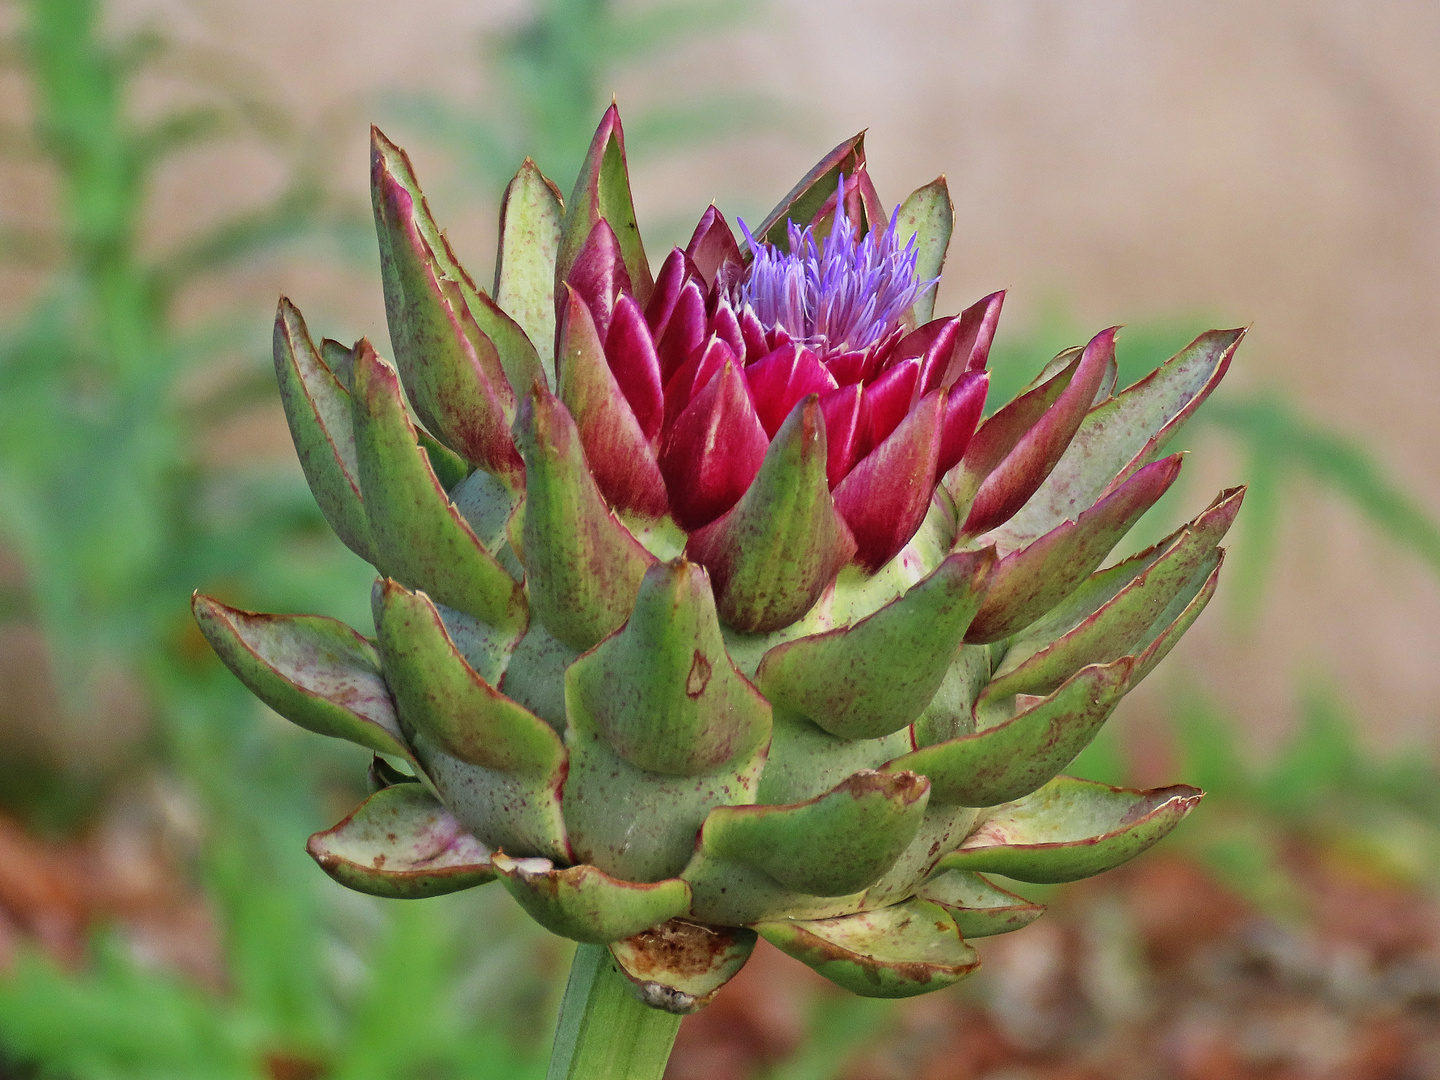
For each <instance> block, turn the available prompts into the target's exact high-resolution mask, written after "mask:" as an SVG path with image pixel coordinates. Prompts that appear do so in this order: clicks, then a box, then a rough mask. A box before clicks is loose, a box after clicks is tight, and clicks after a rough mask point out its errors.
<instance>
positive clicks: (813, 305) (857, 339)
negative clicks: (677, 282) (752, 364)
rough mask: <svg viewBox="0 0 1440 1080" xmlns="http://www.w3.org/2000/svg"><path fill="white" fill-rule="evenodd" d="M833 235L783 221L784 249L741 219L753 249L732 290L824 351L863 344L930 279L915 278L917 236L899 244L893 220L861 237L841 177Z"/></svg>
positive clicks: (875, 338)
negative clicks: (820, 235) (786, 243)
mask: <svg viewBox="0 0 1440 1080" xmlns="http://www.w3.org/2000/svg"><path fill="white" fill-rule="evenodd" d="M839 189H840V190H839V193H838V194H837V197H836V213H835V219H834V224H833V225H832V226H831V228H830V235H829V236H828V237H825V238H823V239H820V238H817V237H816V235H815V229H814V226H811V225H807V226H806V227H805V228H803V229H802V228H800V227H799V226H798V225H796V224H795V223H794V222H793V221H791V222H789V223H788V229H787V233H788V239H789V248H790V250H789V251H782V250H780V248H778V247H777V246H775V245H774V244H767V243H765V242H763V241H758V240H756V239H755V237H754V236H752V235H751V233H750V230H749V228H748V227H747V226H746V225H745V222H744V221H743V220H741V221H739V225H740V231H741V232H742V233H743V234H744V236H745V242H746V243H747V244H748V245H749V246H750V250H751V251H753V252H754V253H755V259H754V261H753V262H752V263H751V265H750V274H749V276H748V277H747V278H746V279H745V280H744V281H742V282H741V283H740V284H739V285H738V286H737V287H736V288H735V290H734V296H733V297H732V300H733V302H734V304H735V306H736V307H737V308H740V307H743V306H744V305H747V304H748V305H749V306H750V308H751V310H753V311H754V312H755V315H756V317H757V318H758V319H759V320H760V322H761V324H762V325H764V326H765V327H766V328H767V329H768V328H773V327H782V328H783V329H784V330H785V332H786V333H787V334H789V335H790V336H791V337H792V338H793V339H794V340H795V341H797V342H800V343H801V344H803V345H806V346H808V347H809V348H811V349H813V350H814V351H815V352H816V353H817V354H819V355H820V356H821V357H822V358H823V357H825V356H829V355H834V354H835V353H842V352H852V351H860V350H864V349H868V348H869V347H870V346H872V345H874V344H876V343H878V342H880V341H882V340H884V338H885V337H886V335H888V334H889V333H890V332H891V331H893V330H894V329H895V328H896V327H897V326H899V325H900V321H901V319H903V318H904V316H905V313H906V312H907V311H909V310H910V308H911V307H913V306H914V304H915V301H916V299H917V298H918V297H919V296H920V294H921V293H922V292H924V291H925V290H926V289H929V288H932V287H934V285H935V280H938V279H932V280H930V281H918V280H917V279H916V271H915V264H916V260H917V258H918V256H919V252H918V250H917V249H916V246H915V237H914V236H911V237H910V238H909V239H908V240H907V241H906V242H905V244H904V246H903V247H902V246H901V244H900V241H899V238H898V236H897V230H896V223H897V219H898V218H899V214H900V208H899V207H898V206H897V207H896V208H895V212H894V213H893V214H891V215H890V220H889V222H888V223H886V225H885V227H884V228H883V229H871V230H870V231H869V232H868V233H866V234H865V236H864V237H863V238H861V237H860V236H859V235H858V233H859V228H858V226H857V224H856V223H855V222H852V221H851V220H850V218H849V216H848V215H847V214H846V213H845V209H844V207H845V198H844V194H845V177H844V175H843V174H842V175H841V176H840V179H839Z"/></svg>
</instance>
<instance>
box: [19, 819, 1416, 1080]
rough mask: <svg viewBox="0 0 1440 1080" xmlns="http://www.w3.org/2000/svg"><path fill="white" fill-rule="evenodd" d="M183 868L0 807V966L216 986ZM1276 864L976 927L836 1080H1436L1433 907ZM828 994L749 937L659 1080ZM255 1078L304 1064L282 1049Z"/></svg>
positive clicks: (789, 1029) (1122, 873) (1364, 877)
mask: <svg viewBox="0 0 1440 1080" xmlns="http://www.w3.org/2000/svg"><path fill="white" fill-rule="evenodd" d="M183 861H184V860H183V859H180V858H178V857H177V856H176V854H175V853H174V852H173V851H169V850H167V848H166V846H165V844H164V842H163V837H162V835H161V833H159V832H157V831H156V830H155V829H154V828H153V827H151V826H150V825H147V824H146V823H144V822H135V821H131V820H128V819H127V818H126V816H125V815H123V814H121V815H118V816H112V817H111V818H108V819H106V820H105V821H103V822H102V823H101V824H99V825H98V826H96V828H95V829H94V830H93V831H92V832H91V833H89V834H87V835H85V836H82V837H80V838H78V839H73V840H67V841H59V842H57V841H45V840H40V839H37V838H36V837H34V836H31V835H29V834H27V833H26V832H25V831H24V830H23V829H22V828H21V827H20V826H19V825H18V824H16V823H15V822H14V821H12V820H10V819H7V818H4V817H0V973H3V971H4V970H5V968H6V967H7V966H8V964H9V963H10V961H11V960H12V959H13V957H14V955H15V951H16V949H17V948H18V947H19V946H20V944H21V942H23V941H29V942H35V943H38V944H40V945H41V946H42V947H43V948H44V949H45V950H46V951H47V952H48V953H50V954H51V955H52V956H55V957H56V958H58V959H59V960H61V961H62V962H64V963H67V964H79V963H81V962H83V956H84V952H85V946H86V941H87V938H88V936H89V934H90V933H91V931H92V930H93V928H94V927H95V926H96V925H97V924H106V925H110V926H112V927H114V928H116V929H117V930H118V931H119V932H121V933H122V935H123V937H124V940H125V941H126V942H127V944H128V945H129V947H130V948H131V949H133V950H134V951H135V952H136V953H137V954H138V955H140V956H142V957H143V958H145V959H146V960H147V961H148V962H151V963H154V964H156V965H157V966H163V967H167V968H170V969H173V970H178V971H181V972H184V973H186V974H188V975H190V976H191V977H193V978H196V979H198V980H200V981H202V982H203V983H205V984H208V985H211V986H215V987H221V986H223V984H224V979H223V964H222V960H221V951H220V948H219V935H218V934H217V932H216V931H217V928H216V926H215V924H214V920H213V918H212V916H211V914H210V912H209V910H208V908H207V907H206V905H205V902H204V899H203V896H202V895H201V894H200V893H199V891H198V890H197V889H196V888H195V887H194V885H193V883H192V882H189V881H187V879H186V878H185V876H184V874H183V873H182V871H181V870H180V867H181V866H182V864H183ZM1287 871H1288V873H1289V875H1290V879H1291V881H1293V882H1294V889H1293V891H1294V892H1295V893H1296V895H1295V896H1294V897H1293V900H1294V910H1293V911H1288V912H1286V913H1282V914H1275V913H1266V912H1263V911H1261V910H1258V909H1257V907H1256V906H1255V905H1254V904H1252V903H1250V902H1248V901H1247V900H1246V899H1245V898H1244V897H1243V896H1241V895H1240V894H1239V893H1238V892H1236V891H1235V890H1233V889H1231V888H1228V887H1226V886H1225V885H1224V884H1223V883H1222V882H1221V881H1220V880H1219V879H1218V878H1217V877H1216V876H1215V875H1213V874H1212V873H1210V872H1209V871H1207V870H1206V869H1204V868H1202V867H1201V866H1200V865H1199V864H1198V863H1196V862H1194V861H1191V860H1190V859H1188V858H1186V857H1185V856H1184V855H1183V854H1182V853H1177V852H1173V851H1172V852H1165V851H1157V852H1152V853H1150V854H1147V855H1146V856H1145V857H1144V858H1142V859H1139V860H1137V861H1136V862H1135V863H1133V864H1131V865H1129V866H1127V867H1124V868H1122V869H1121V870H1119V871H1116V872H1113V873H1111V874H1108V875H1104V876H1102V877H1100V878H1097V879H1094V880H1092V881H1088V882H1082V883H1078V884H1076V885H1072V886H1068V887H1066V888H1064V889H1062V890H1060V891H1059V892H1058V893H1056V894H1055V896H1054V897H1053V898H1052V900H1053V903H1052V906H1051V909H1050V911H1049V912H1048V913H1047V914H1046V915H1045V917H1044V918H1042V919H1041V920H1039V921H1038V922H1036V923H1035V924H1034V925H1032V926H1030V927H1028V928H1026V929H1025V930H1022V931H1020V932H1018V933H1015V934H1010V935H1005V936H1003V937H997V938H990V939H984V940H982V941H980V942H979V943H978V946H979V949H980V952H981V954H982V957H983V959H984V966H983V967H982V970H981V972H980V973H979V974H978V975H976V976H975V977H974V978H973V979H971V980H968V981H967V982H965V983H962V984H961V985H960V986H958V987H955V988H953V989H951V990H947V991H943V992H941V993H937V994H932V995H927V996H924V997H920V998H915V999H912V1000H910V1001H906V1002H899V1003H895V1005H894V1006H893V1008H891V1009H890V1011H889V1012H887V1013H884V1014H883V1015H882V1017H881V1020H880V1022H879V1025H878V1027H877V1028H876V1029H875V1030H874V1031H873V1032H864V1031H862V1032H860V1034H861V1035H863V1036H864V1037H863V1038H862V1039H861V1040H860V1041H859V1042H858V1044H857V1045H855V1046H853V1047H852V1048H851V1049H850V1050H848V1051H846V1052H845V1053H842V1054H839V1055H837V1060H838V1063H839V1068H840V1072H839V1073H838V1080H1440V904H1437V902H1436V899H1435V898H1434V897H1433V896H1431V895H1430V894H1429V893H1427V892H1425V891H1424V890H1421V889H1418V888H1415V887H1413V886H1411V885H1408V884H1406V883H1404V882H1402V881H1398V880H1395V879H1393V878H1390V877H1387V876H1386V875H1385V874H1384V873H1381V872H1379V871H1377V870H1375V869H1374V868H1370V867H1368V866H1366V865H1364V864H1363V863H1361V862H1357V861H1356V860H1353V859H1347V858H1344V857H1341V856H1338V855H1336V854H1335V853H1332V852H1326V851H1320V850H1315V849H1314V848H1312V847H1307V846H1306V845H1305V844H1304V843H1302V842H1300V841H1295V842H1294V843H1293V844H1292V847H1291V849H1290V850H1289V852H1288V854H1287ZM844 1003H845V999H844V997H843V995H841V994H840V993H839V992H838V991H836V990H835V989H834V988H833V987H831V986H830V984H828V983H827V982H825V981H824V980H823V979H821V978H820V977H819V976H817V975H815V974H814V973H813V972H811V971H810V970H809V969H807V968H805V967H803V966H801V965H800V964H798V963H796V962H795V961H792V960H790V959H789V958H787V957H785V956H784V955H782V954H780V953H779V952H777V951H776V950H774V949H772V948H770V947H769V946H767V945H765V944H764V943H763V942H762V943H761V944H760V946H759V948H757V950H756V952H755V955H754V957H753V959H752V960H751V962H750V963H749V965H747V967H746V968H745V969H744V971H742V972H741V974H740V975H739V976H738V977H737V978H736V979H735V980H734V981H733V982H732V983H731V984H730V985H729V986H727V987H726V988H725V989H724V990H722V992H721V993H720V995H719V996H718V997H717V999H716V1001H715V1002H714V1004H712V1005H711V1006H710V1007H709V1008H707V1009H705V1010H704V1011H703V1012H701V1013H699V1014H698V1015H696V1016H694V1017H691V1018H689V1019H687V1020H686V1022H685V1024H684V1025H683V1026H682V1028H681V1032H680V1038H679V1040H678V1041H677V1044H676V1050H675V1055H674V1058H673V1059H672V1062H671V1067H670V1069H669V1071H668V1072H667V1078H668V1080H767V1078H770V1077H772V1076H773V1077H777V1078H786V1077H787V1073H786V1067H787V1062H791V1061H793V1060H794V1058H795V1055H796V1054H797V1053H800V1052H802V1051H803V1050H804V1049H805V1041H806V1039H807V1036H808V1035H809V1032H810V1031H811V1029H812V1026H813V1025H814V1023H815V1022H816V1018H817V1017H820V1016H822V1015H823V1013H822V1011H823V1010H833V1009H837V1008H843V1007H844ZM871 1015H872V1016H873V1015H874V1014H871ZM270 1071H271V1074H272V1075H273V1076H276V1077H285V1078H290V1080H301V1078H303V1077H307V1076H312V1075H316V1074H315V1073H314V1071H313V1069H311V1068H308V1066H307V1063H305V1062H298V1061H296V1062H292V1061H290V1060H289V1059H286V1060H284V1061H280V1060H278V1059H277V1060H276V1061H275V1062H273V1063H272V1068H271V1070H270ZM791 1075H799V1074H791ZM807 1075H809V1076H814V1078H815V1080H819V1075H818V1074H807ZM832 1075H833V1073H832Z"/></svg>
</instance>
